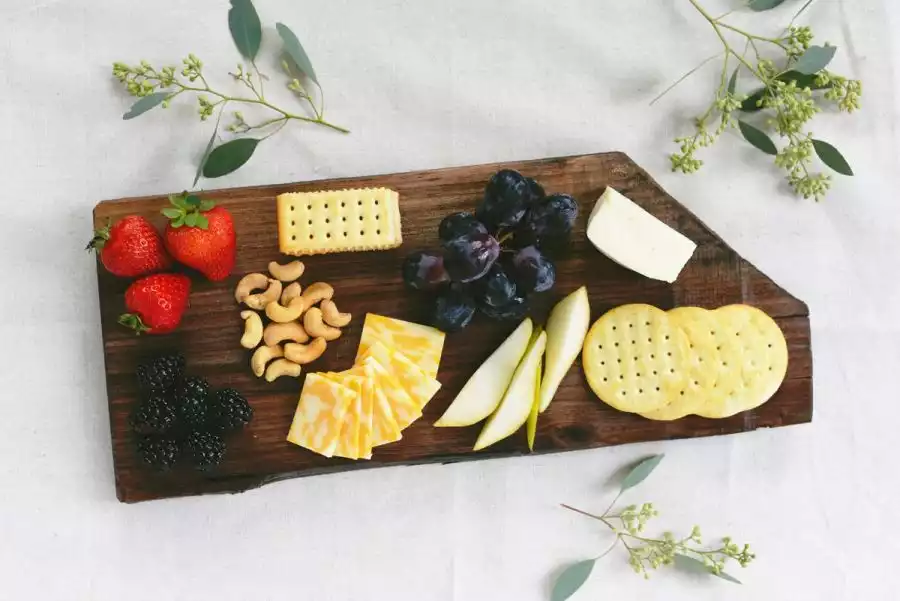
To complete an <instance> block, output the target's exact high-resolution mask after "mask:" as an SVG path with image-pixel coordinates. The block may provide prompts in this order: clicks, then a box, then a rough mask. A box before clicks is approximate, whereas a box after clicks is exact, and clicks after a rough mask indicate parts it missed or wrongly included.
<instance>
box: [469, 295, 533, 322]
mask: <svg viewBox="0 0 900 601" xmlns="http://www.w3.org/2000/svg"><path fill="white" fill-rule="evenodd" d="M478 308H479V309H481V312H482V313H484V314H485V315H487V316H488V317H489V318H490V319H493V320H494V321H513V320H515V321H519V320H521V319H524V318H525V315H526V314H527V313H528V303H527V302H526V300H525V299H524V298H522V297H521V296H514V297H513V298H512V300H510V301H509V302H508V303H506V304H505V305H503V306H501V307H491V306H490V305H487V304H482V305H479V307H478Z"/></svg>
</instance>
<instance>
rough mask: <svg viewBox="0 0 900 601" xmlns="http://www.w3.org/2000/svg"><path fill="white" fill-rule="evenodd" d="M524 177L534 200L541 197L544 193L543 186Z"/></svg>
mask: <svg viewBox="0 0 900 601" xmlns="http://www.w3.org/2000/svg"><path fill="white" fill-rule="evenodd" d="M525 179H526V180H528V187H529V188H530V189H531V194H532V196H534V200H535V202H537V201H539V200H540V199H542V198H543V197H544V195H545V194H546V193H545V192H544V187H543V186H542V185H540V184H539V183H537V182H536V181H534V180H533V179H531V178H530V177H526V178H525Z"/></svg>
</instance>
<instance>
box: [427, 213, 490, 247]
mask: <svg viewBox="0 0 900 601" xmlns="http://www.w3.org/2000/svg"><path fill="white" fill-rule="evenodd" d="M486 233H488V231H487V228H486V227H484V224H483V223H481V222H480V221H478V220H477V219H476V218H475V215H473V214H472V213H467V212H465V211H462V212H459V213H451V214H450V215H447V216H446V217H444V219H443V220H441V224H440V225H439V226H438V237H439V238H440V239H441V241H442V242H448V241H450V240H453V239H454V238H459V237H460V236H465V235H467V234H486Z"/></svg>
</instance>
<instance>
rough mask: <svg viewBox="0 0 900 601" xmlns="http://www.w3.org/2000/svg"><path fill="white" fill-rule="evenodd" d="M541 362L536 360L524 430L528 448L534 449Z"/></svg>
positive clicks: (539, 403)
mask: <svg viewBox="0 0 900 601" xmlns="http://www.w3.org/2000/svg"><path fill="white" fill-rule="evenodd" d="M540 393H541V362H540V361H538V367H537V372H536V373H535V378H534V402H533V403H532V404H531V413H529V414H528V423H527V424H526V426H525V431H526V432H527V433H528V450H529V451H533V450H534V438H535V436H536V435H537V420H538V414H539V413H540V408H541V394H540Z"/></svg>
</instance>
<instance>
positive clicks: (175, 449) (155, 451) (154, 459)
mask: <svg viewBox="0 0 900 601" xmlns="http://www.w3.org/2000/svg"><path fill="white" fill-rule="evenodd" d="M138 454H139V455H140V456H141V459H143V460H144V463H146V464H148V465H150V466H151V467H154V468H156V469H158V470H160V471H165V470H168V469H169V468H171V467H172V466H173V465H175V464H176V463H178V457H179V455H181V445H180V444H179V443H178V441H177V440H176V439H174V438H170V437H168V436H145V437H143V438H142V439H141V440H140V441H139V442H138Z"/></svg>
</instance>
